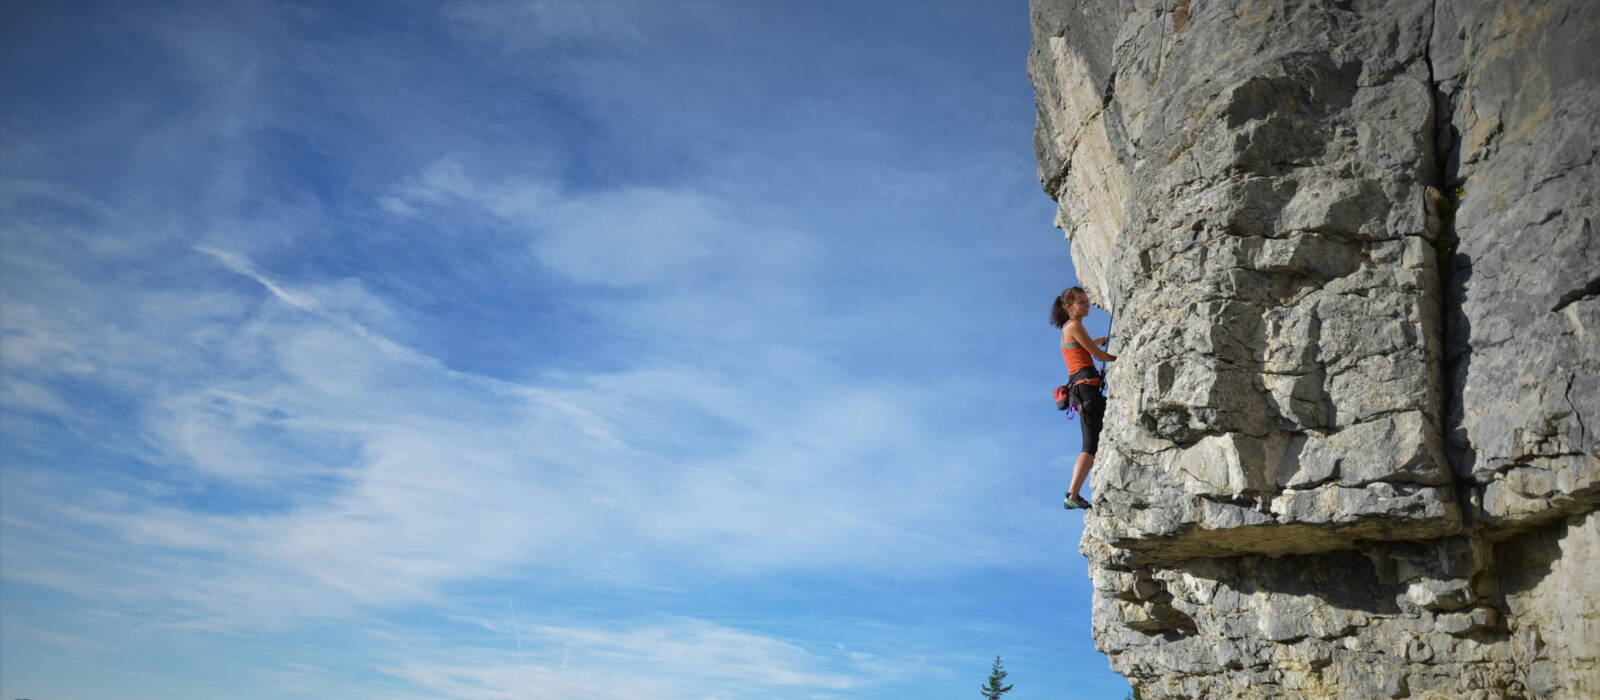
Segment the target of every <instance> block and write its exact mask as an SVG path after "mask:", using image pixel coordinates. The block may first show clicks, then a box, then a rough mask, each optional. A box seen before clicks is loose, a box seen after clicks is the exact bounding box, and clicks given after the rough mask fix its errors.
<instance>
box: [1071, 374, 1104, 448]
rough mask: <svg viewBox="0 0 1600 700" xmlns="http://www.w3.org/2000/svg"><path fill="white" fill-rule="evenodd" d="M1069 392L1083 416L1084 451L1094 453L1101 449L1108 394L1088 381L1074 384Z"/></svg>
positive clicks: (1073, 403) (1080, 414)
mask: <svg viewBox="0 0 1600 700" xmlns="http://www.w3.org/2000/svg"><path fill="white" fill-rule="evenodd" d="M1069 393H1070V395H1071V397H1072V405H1074V406H1077V407H1078V415H1079V416H1081V417H1082V424H1081V425H1082V427H1083V451H1084V452H1088V453H1089V454H1094V453H1095V452H1098V451H1099V450H1100V428H1102V427H1104V426H1105V419H1106V396H1105V394H1102V393H1100V387H1097V386H1094V385H1092V384H1088V383H1082V384H1074V385H1073V386H1072V389H1070V390H1069Z"/></svg>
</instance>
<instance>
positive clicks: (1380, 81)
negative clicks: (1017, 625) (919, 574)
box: [1029, 0, 1600, 698]
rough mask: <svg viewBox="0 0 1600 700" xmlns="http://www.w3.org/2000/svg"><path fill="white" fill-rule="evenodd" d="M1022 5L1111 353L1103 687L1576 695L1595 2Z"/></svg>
mask: <svg viewBox="0 0 1600 700" xmlns="http://www.w3.org/2000/svg"><path fill="white" fill-rule="evenodd" d="M1032 15H1033V31H1034V45H1033V51H1032V53H1031V55H1030V58H1029V72H1030V74H1031V75H1032V78H1033V82H1034V86H1035V89H1036V93H1037V104H1038V110H1039V116H1038V129H1037V132H1036V135H1035V138H1036V146H1037V150H1038V157H1039V173H1040V180H1041V182H1042V183H1043V185H1044V187H1045V190H1046V192H1047V193H1049V194H1050V196H1052V197H1053V198H1055V200H1056V201H1057V202H1058V203H1059V205H1060V208H1059V215H1058V218H1057V224H1058V225H1059V226H1061V227H1062V228H1063V229H1064V230H1065V231H1066V232H1067V237H1068V238H1069V240H1071V242H1072V255H1073V262H1074V264H1075V266H1076V268H1077V270H1078V273H1079V276H1080V278H1081V279H1082V280H1083V282H1084V285H1085V287H1086V288H1088V289H1089V292H1090V295H1091V296H1092V297H1094V299H1095V301H1096V303H1098V304H1100V305H1101V306H1104V307H1106V308H1108V309H1109V310H1110V311H1111V312H1112V314H1113V316H1114V318H1115V322H1114V325H1113V329H1112V330H1113V333H1112V339H1113V351H1114V352H1116V353H1117V354H1118V355H1119V358H1120V359H1119V360H1118V361H1117V362H1115V363H1113V367H1112V368H1111V371H1110V374H1109V377H1108V381H1109V385H1110V387H1111V389H1110V392H1109V397H1110V402H1109V405H1108V410H1107V415H1106V428H1105V433H1104V435H1103V439H1102V449H1101V451H1100V454H1099V458H1098V461H1097V463H1096V466H1095V471H1094V475H1093V479H1094V480H1093V482H1092V485H1093V492H1094V495H1095V498H1096V501H1097V505H1096V508H1095V509H1094V510H1093V511H1092V512H1091V513H1090V514H1089V515H1088V516H1087V518H1088V522H1087V527H1086V531H1085V534H1084V538H1083V542H1082V543H1081V548H1082V551H1083V553H1084V554H1085V555H1086V556H1087V557H1088V558H1089V560H1090V564H1091V571H1092V572H1093V578H1094V583H1095V590H1096V594H1095V599H1094V628H1095V638H1096V642H1097V643H1098V645H1099V647H1100V649H1101V650H1102V651H1104V652H1105V653H1106V654H1107V655H1108V657H1109V658H1110V659H1111V664H1112V666H1113V668H1115V669H1116V670H1117V671H1118V672H1119V673H1122V674H1123V675H1125V676H1127V677H1128V679H1129V680H1130V681H1131V682H1132V683H1133V684H1134V685H1135V686H1136V687H1138V688H1139V689H1140V691H1141V693H1142V696H1143V697H1145V698H1162V697H1170V698H1214V697H1352V698H1369V697H1435V696H1444V695H1450V696H1452V697H1455V696H1460V697H1467V698H1470V697H1484V698H1502V697H1541V698H1542V697H1552V698H1569V697H1570V698H1591V697H1600V583H1597V581H1600V516H1597V515H1594V511H1595V510H1596V508H1597V505H1600V441H1597V439H1596V437H1597V436H1596V433H1597V432H1600V238H1597V236H1596V234H1595V230H1594V227H1595V223H1596V222H1595V221H1594V219H1595V218H1596V214H1595V198H1596V190H1597V186H1600V177H1597V174H1600V172H1597V171H1600V161H1597V160H1596V154H1597V148H1600V126H1597V124H1600V58H1597V56H1600V52H1597V50H1596V48H1595V47H1594V46H1593V44H1594V43H1595V42H1596V40H1597V39H1600V3H1594V2H1591V1H1590V0H1551V1H1549V2H1528V1H1526V0H1470V1H1463V2H1445V1H1440V2H1419V1H1406V0H1299V1H1297V0H1278V1H1275V2H1274V1H1265V0H1223V1H1219V2H1204V3H1202V2H1190V0H1159V1H1155V2H1152V1H1149V0H1125V1H1123V2H1115V3H1113V2H1106V1H1105V0H1033V3H1032ZM1588 425H1594V426H1596V427H1595V428H1594V429H1590V428H1588Z"/></svg>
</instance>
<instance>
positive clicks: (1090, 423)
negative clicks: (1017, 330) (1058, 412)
mask: <svg viewBox="0 0 1600 700" xmlns="http://www.w3.org/2000/svg"><path fill="white" fill-rule="evenodd" d="M1088 315H1089V293H1088V292H1085V291H1083V288H1082V287H1069V288H1068V289H1067V290H1066V291H1064V292H1062V293H1061V296H1058V297H1056V299H1055V301H1054V302H1053V303H1051V305H1050V325H1052V326H1055V327H1057V328H1060V329H1061V357H1062V359H1064V360H1066V361H1067V374H1068V378H1067V387H1068V388H1067V393H1068V395H1069V396H1070V397H1071V399H1070V400H1071V402H1072V407H1073V408H1074V409H1076V410H1077V411H1078V412H1079V413H1080V414H1082V415H1083V452H1081V453H1079V454H1078V461H1077V463H1076V464H1074V465H1073V467H1072V487H1071V488H1070V489H1069V490H1068V491H1067V495H1066V498H1065V499H1063V500H1062V502H1061V505H1062V507H1063V508H1066V509H1067V510H1072V509H1075V508H1083V509H1088V507H1089V502H1088V501H1086V500H1083V498H1082V497H1081V496H1079V495H1078V490H1079V489H1081V488H1082V487H1083V480H1084V478H1085V477H1087V476H1089V468H1090V467H1092V466H1094V453H1095V451H1096V450H1098V449H1099V448H1100V427H1101V424H1102V421H1103V420H1104V419H1105V414H1106V397H1105V395H1104V394H1102V393H1101V391H1102V390H1103V388H1104V386H1105V381H1104V380H1103V379H1101V377H1100V371H1099V370H1097V369H1095V366H1094V361H1095V360H1097V359H1098V360H1100V361H1101V362H1110V361H1112V360H1115V359H1117V356H1116V355H1112V354H1111V353H1108V352H1106V351H1104V350H1101V349H1100V346H1102V345H1105V344H1106V343H1107V342H1109V341H1110V339H1109V338H1107V337H1105V336H1101V337H1099V338H1090V337H1089V331H1087V330H1084V328H1083V319H1084V318H1085V317H1087V316H1088Z"/></svg>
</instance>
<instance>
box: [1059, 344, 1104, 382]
mask: <svg viewBox="0 0 1600 700" xmlns="http://www.w3.org/2000/svg"><path fill="white" fill-rule="evenodd" d="M1061 359H1062V360H1065V361H1066V363H1067V375H1068V376H1075V375H1077V374H1078V371H1079V370H1082V369H1083V368H1085V367H1088V368H1091V369H1093V368H1094V357H1093V356H1091V355H1090V354H1089V350H1088V349H1087V348H1082V347H1079V346H1078V344H1077V343H1067V342H1063V343H1061ZM1090 381H1093V383H1095V384H1098V383H1099V382H1098V381H1094V380H1090Z"/></svg>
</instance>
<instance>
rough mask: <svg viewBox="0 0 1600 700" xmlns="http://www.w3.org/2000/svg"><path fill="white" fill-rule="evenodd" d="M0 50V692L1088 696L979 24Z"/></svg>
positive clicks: (1029, 116) (262, 12)
mask: <svg viewBox="0 0 1600 700" xmlns="http://www.w3.org/2000/svg"><path fill="white" fill-rule="evenodd" d="M4 15H5V16H4V18H3V21H0V56H3V59H0V88H3V91H4V93H5V94H6V95H7V99H6V107H5V109H4V110H0V149H3V154H4V155H3V157H0V212H3V219H0V225H3V228H0V246H3V247H0V252H3V263H0V294H3V296H0V361H3V368H4V375H3V383H0V555H3V556H0V606H3V614H0V695H4V696H5V697H7V698H10V697H35V698H54V699H62V698H112V697H115V698H158V697H159V698H169V697H190V698H213V697H232V698H283V697H341V698H430V697H458V698H571V697H590V698H630V699H633V698H646V699H648V698H688V697H696V698H700V697H714V698H755V697H760V698H912V697H915V698H968V697H976V690H977V687H978V686H979V685H980V684H981V683H982V681H983V678H984V676H985V675H987V672H988V667H989V663H990V661H991V660H992V659H993V657H994V656H995V655H996V654H999V655H1002V656H1004V657H1005V661H1006V667H1007V670H1008V671H1009V672H1010V673H1011V677H1010V680H1012V681H1013V682H1015V684H1016V690H1015V691H1013V692H1012V693H1011V694H1010V695H1008V698H1011V699H1012V700H1026V699H1027V698H1061V697H1073V698H1078V697H1081V698H1121V697H1122V696H1123V695H1124V694H1125V693H1126V692H1127V686H1126V685H1125V684H1124V683H1123V682H1122V681H1121V679H1120V678H1118V677H1117V676H1115V675H1114V674H1112V673H1111V672H1110V671H1109V670H1108V668H1107V665H1106V661H1105V659H1104V658H1103V657H1102V656H1101V655H1099V654H1098V653H1097V652H1095V651H1094V648H1093V643H1092V641H1091V639H1090V635H1089V620H1088V613H1089V585H1088V580H1087V578H1086V574H1085V569H1084V563H1083V559H1082V557H1081V556H1080V555H1079V554H1078V553H1077V541H1078V537H1079V534H1080V533H1081V516H1078V515H1077V514H1074V513H1068V512H1066V511H1063V510H1062V509H1061V508H1060V498H1061V493H1062V491H1063V490H1064V488H1065V484H1066V481H1067V477H1068V471H1069V469H1070V465H1071V459H1072V458H1073V457H1074V456H1075V455H1076V452H1077V449H1078V445H1079V443H1078V436H1077V425H1076V424H1075V423H1071V422H1068V421H1066V420H1064V419H1063V417H1062V415H1061V414H1060V413H1057V412H1056V411H1055V410H1054V409H1053V406H1052V405H1051V403H1050V399H1049V391H1050V389H1051V388H1052V387H1053V386H1055V385H1056V384H1058V383H1061V382H1062V381H1063V380H1064V374H1065V372H1064V369H1063V367H1062V366H1061V360H1060V356H1059V353H1058V352H1057V350H1056V337H1055V333H1056V331H1055V330H1054V329H1052V328H1050V327H1049V326H1048V325H1047V324H1046V311H1047V306H1048V302H1049V299H1050V298H1051V296H1052V295H1054V294H1056V293H1058V292H1059V291H1060V290H1061V289H1062V288H1063V287H1065V286H1066V285H1068V284H1071V283H1073V281H1074V279H1075V278H1074V275H1073V272H1072V269H1071V266H1070V263H1069V251H1068V248H1067V244H1066V243H1065V242H1064V241H1063V240H1062V237H1061V236H1060V233H1059V232H1058V231H1056V230H1054V229H1052V228H1051V227H1050V222H1051V219H1052V215H1053V205H1052V204H1051V203H1050V202H1049V201H1048V199H1047V198H1046V197H1045V196H1044V195H1043V194H1042V193H1041V192H1040V190H1039V188H1038V185H1037V183H1036V181H1035V177H1034V164H1033V156H1032V146H1031V144H1032V139H1031V129H1032V123H1033V107H1032V93H1031V89H1030V87H1029V86H1028V83H1027V78H1026V74H1025V70H1024V61H1025V57H1026V52H1027V49H1028V28H1027V15H1026V8H1025V3H1023V2H1021V1H1020V0H1019V1H1017V2H1011V3H995V2H990V1H989V0H972V1H969V2H933V3H916V4H909V3H899V2H894V3H889V2H882V3H859V2H759V3H755V2H743V1H734V0H728V1H725V2H720V1H711V2H646V1H624V0H617V1H588V2H562V1H555V0H550V1H546V0H450V1H448V2H443V3H324V2H314V3H312V2H307V3H296V2H279V3H230V2H149V3H138V2H115V3H112V2H107V3H90V2H74V3H48V2H37V3H8V4H7V6H6V8H5V10H4ZM1104 322H1105V320H1104V318H1103V317H1099V316H1097V317H1095V318H1094V319H1092V322H1091V330H1094V331H1095V332H1097V333H1098V332H1103V330H1104Z"/></svg>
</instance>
